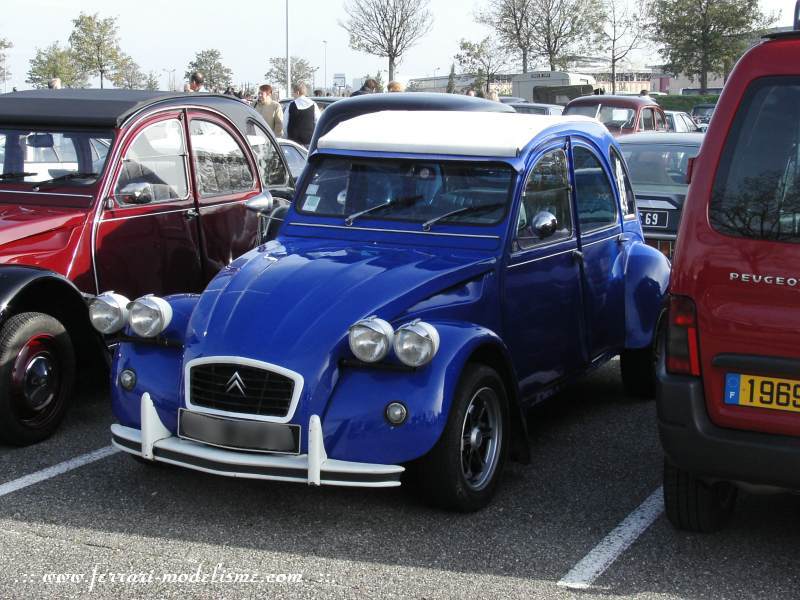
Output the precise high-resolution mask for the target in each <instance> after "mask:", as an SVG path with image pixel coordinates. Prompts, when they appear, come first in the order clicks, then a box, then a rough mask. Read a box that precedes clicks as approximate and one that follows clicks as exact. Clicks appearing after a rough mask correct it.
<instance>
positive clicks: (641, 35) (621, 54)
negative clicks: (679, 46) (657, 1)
mask: <svg viewBox="0 0 800 600" xmlns="http://www.w3.org/2000/svg"><path fill="white" fill-rule="evenodd" d="M646 2H647V0H636V3H635V4H633V5H631V4H630V3H629V2H627V1H626V0H603V21H604V27H603V29H602V30H601V31H600V34H599V36H598V38H599V39H598V41H599V43H600V45H601V46H602V47H603V49H604V50H605V51H606V56H607V57H608V62H609V66H610V67H611V93H612V94H615V93H616V92H617V64H618V63H619V62H620V61H622V60H625V58H626V57H627V56H628V54H629V53H630V52H632V51H633V50H638V49H639V48H641V47H642V46H643V45H644V43H645V34H646V26H645V22H644V16H645V14H646V12H647V4H646Z"/></svg>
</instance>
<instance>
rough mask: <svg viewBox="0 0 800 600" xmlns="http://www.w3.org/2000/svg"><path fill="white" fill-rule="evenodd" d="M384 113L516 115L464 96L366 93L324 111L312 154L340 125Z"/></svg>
mask: <svg viewBox="0 0 800 600" xmlns="http://www.w3.org/2000/svg"><path fill="white" fill-rule="evenodd" d="M384 110H399V111H420V110H421V111H431V110H435V111H461V112H505V113H509V114H517V113H516V111H515V110H514V109H513V108H512V107H511V106H510V105H508V104H503V103H502V102H495V101H494V100H486V99H484V98H475V97H472V96H465V95H463V94H436V93H429V92H395V93H392V94H363V95H361V96H354V97H352V98H343V99H342V100H340V101H339V102H334V103H333V104H331V105H330V106H328V108H326V109H325V110H324V111H323V112H322V114H321V115H320V117H319V121H318V122H317V126H316V128H315V129H314V137H313V138H312V139H311V144H310V145H309V147H308V152H309V154H311V153H312V152H313V151H314V150H315V149H316V147H317V140H318V139H319V138H321V137H322V136H323V135H325V134H326V133H328V132H329V131H330V130H332V129H333V128H334V127H336V126H337V125H338V124H339V123H341V122H343V121H346V120H348V119H352V118H354V117H357V116H359V115H364V114H367V113H375V112H380V111H384Z"/></svg>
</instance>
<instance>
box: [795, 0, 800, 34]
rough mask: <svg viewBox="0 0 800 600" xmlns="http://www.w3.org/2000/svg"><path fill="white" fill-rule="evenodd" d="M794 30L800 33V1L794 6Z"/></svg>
mask: <svg viewBox="0 0 800 600" xmlns="http://www.w3.org/2000/svg"><path fill="white" fill-rule="evenodd" d="M794 30H795V31H800V0H797V2H796V3H795V5H794Z"/></svg>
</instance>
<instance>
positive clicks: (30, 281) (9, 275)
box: [0, 265, 88, 321]
mask: <svg viewBox="0 0 800 600" xmlns="http://www.w3.org/2000/svg"><path fill="white" fill-rule="evenodd" d="M41 283H48V284H51V285H55V286H58V287H59V288H61V289H63V290H65V291H66V292H67V293H68V294H69V295H70V296H72V297H74V298H75V299H78V300H81V301H82V299H83V298H82V296H83V295H82V293H81V291H80V290H79V289H78V288H77V287H75V284H74V283H72V282H71V281H70V280H69V279H67V278H66V277H64V276H63V275H61V274H60V273H56V272H55V271H48V270H46V269H40V268H38V267H29V266H25V265H2V266H0V321H5V320H6V319H7V318H8V317H9V315H11V314H13V312H14V300H15V299H16V298H19V297H21V296H22V295H23V294H24V292H25V290H26V289H28V288H29V287H30V286H32V285H36V284H41ZM84 306H85V303H84ZM87 314H88V312H87Z"/></svg>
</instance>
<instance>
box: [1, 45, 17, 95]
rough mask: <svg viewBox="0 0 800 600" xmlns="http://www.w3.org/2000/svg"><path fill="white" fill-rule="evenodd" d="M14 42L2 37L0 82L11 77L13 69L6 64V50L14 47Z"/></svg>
mask: <svg viewBox="0 0 800 600" xmlns="http://www.w3.org/2000/svg"><path fill="white" fill-rule="evenodd" d="M13 47H14V44H12V43H11V42H9V41H8V40H7V39H5V38H0V83H3V84H4V83H5V82H6V81H8V80H9V79H11V70H10V69H9V68H8V66H6V50H8V49H9V48H13Z"/></svg>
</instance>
